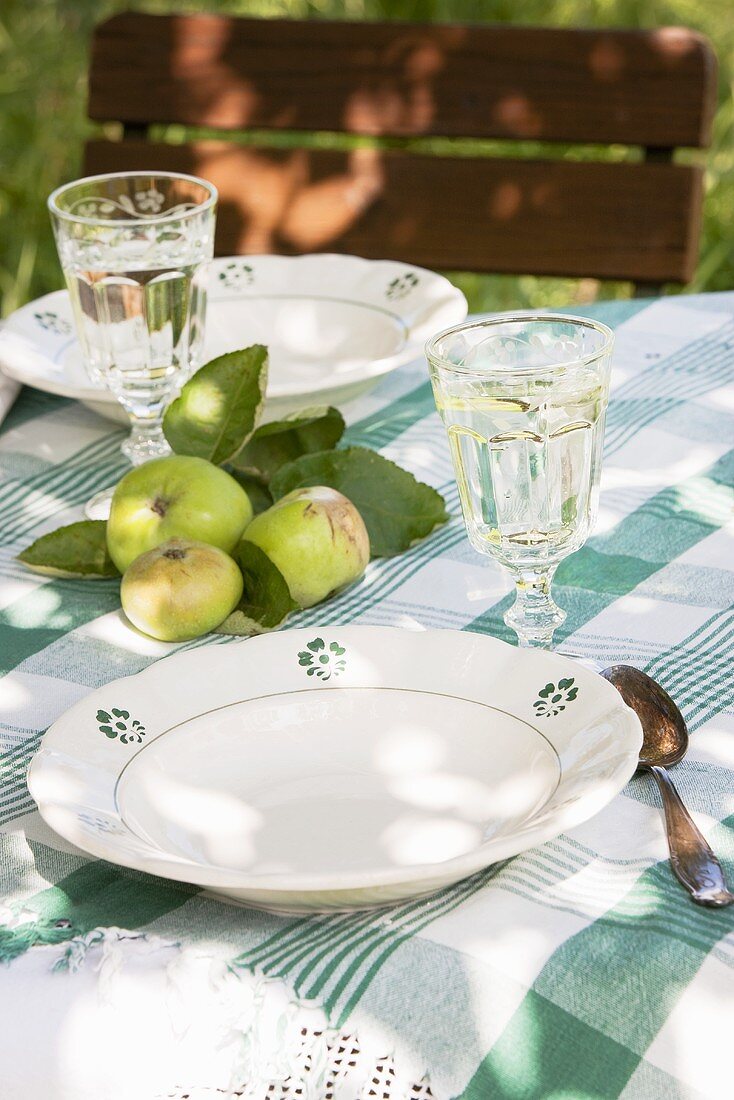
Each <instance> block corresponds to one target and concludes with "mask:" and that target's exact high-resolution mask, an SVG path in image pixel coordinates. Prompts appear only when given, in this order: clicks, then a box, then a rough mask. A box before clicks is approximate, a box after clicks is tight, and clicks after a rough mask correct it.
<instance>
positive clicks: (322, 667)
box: [298, 638, 347, 681]
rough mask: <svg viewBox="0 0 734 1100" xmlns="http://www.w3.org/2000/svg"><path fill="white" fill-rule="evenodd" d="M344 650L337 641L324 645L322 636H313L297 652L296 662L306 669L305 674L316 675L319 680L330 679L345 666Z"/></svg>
mask: <svg viewBox="0 0 734 1100" xmlns="http://www.w3.org/2000/svg"><path fill="white" fill-rule="evenodd" d="M345 653H346V650H345V648H344V646H341V645H339V643H338V642H330V643H329V645H328V646H327V645H326V642H325V641H324V639H323V638H314V640H313V641H312V642H308V644H307V646H306V648H305V649H304V650H302V651H301V652H300V653H299V654H298V663H299V665H301V666H302V667H303V668H305V669H306V675H307V676H318V678H319V679H320V680H324V681H326V680H330V679H331V677H332V676H338V675H339V673H340V672H343V671H344V669H345V668H346V667H347V662H346V661H345V660H344V654H345Z"/></svg>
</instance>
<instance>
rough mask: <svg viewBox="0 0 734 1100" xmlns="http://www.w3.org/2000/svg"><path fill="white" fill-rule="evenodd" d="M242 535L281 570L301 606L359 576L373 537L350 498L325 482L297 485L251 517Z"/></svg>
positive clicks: (367, 557) (365, 564)
mask: <svg viewBox="0 0 734 1100" xmlns="http://www.w3.org/2000/svg"><path fill="white" fill-rule="evenodd" d="M244 538H245V540H246V541H247V542H252V543H254V544H255V546H259V547H260V549H261V550H263V551H264V552H265V553H266V554H267V556H268V557H269V558H270V560H271V561H272V562H273V564H274V565H275V566H277V568H278V569H279V570H280V572H281V573H282V574H283V577H284V579H285V582H286V584H287V585H288V588H289V590H290V594H291V596H292V597H293V599H294V600H295V601H296V603H297V604H298V605H299V606H300V607H312V606H313V605H314V604H316V603H319V602H320V601H321V600H325V599H326V598H327V596H331V595H333V593H335V592H338V591H339V590H340V589H341V588H345V587H346V586H347V585H348V584H352V583H353V581H356V580H358V579H359V577H361V576H362V574H363V573H364V571H365V569H366V568H367V563H368V562H369V560H370V539H369V535H368V534H367V528H366V527H365V525H364V521H363V519H362V517H361V515H360V514H359V512H358V511H357V509H356V508H355V507H354V505H353V504H352V502H351V500H348V499H347V497H345V496H343V494H342V493H338V492H337V491H336V489H330V488H328V487H327V486H325V485H311V486H309V487H308V488H303V489H294V490H293V492H291V493H287V494H286V495H285V496H284V497H281V499H280V500H278V501H277V502H276V503H275V504H274V505H273V506H272V507H271V508H268V510H267V511H266V512H261V513H260V515H259V516H256V517H255V519H254V520H253V521H252V523H250V525H249V526H248V528H247V530H246V531H245V535H244Z"/></svg>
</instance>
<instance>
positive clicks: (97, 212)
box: [48, 171, 217, 518]
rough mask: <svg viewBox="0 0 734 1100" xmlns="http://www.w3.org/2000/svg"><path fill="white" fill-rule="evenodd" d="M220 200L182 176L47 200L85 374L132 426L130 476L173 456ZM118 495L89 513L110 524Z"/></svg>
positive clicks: (136, 178) (196, 358) (147, 178)
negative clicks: (176, 405)
mask: <svg viewBox="0 0 734 1100" xmlns="http://www.w3.org/2000/svg"><path fill="white" fill-rule="evenodd" d="M216 203H217V191H216V188H215V187H214V186H213V185H212V184H211V183H207V182H206V180H202V179H197V178H196V177H194V176H185V175H181V174H179V173H176V172H142V171H141V172H120V173H112V174H108V175H101V176H89V177H87V178H86V179H81V180H76V181H75V182H73V183H68V184H65V185H64V186H63V187H59V188H57V189H56V190H55V191H54V192H53V193H52V194H51V195H50V196H49V199H48V206H49V210H50V212H51V220H52V223H53V228H54V234H55V237H56V244H57V247H58V252H59V259H60V261H61V267H62V269H63V272H64V277H65V279H66V284H67V286H68V288H69V295H70V297H71V303H72V308H73V312H74V319H75V322H76V329H77V334H78V337H79V343H80V345H81V349H82V354H83V356H84V361H85V365H86V368H87V371H88V373H89V375H90V376H91V378H92V380H93V381H96V382H99V383H101V384H102V385H104V386H106V387H107V388H108V389H109V390H111V392H112V393H113V394H114V395H115V397H116V398H117V400H118V401H119V402H120V404H121V405H122V407H123V408H124V410H125V412H126V413H127V414H128V416H129V417H130V422H131V431H130V435H129V436H128V438H127V439H126V440H125V442H124V443H123V444H122V451H123V453H124V454H125V455H126V456H127V457H128V458H129V459H130V461H131V462H132V464H133V465H134V466H138V465H140V464H141V463H143V462H146V461H147V460H148V459H149V458H155V457H157V456H159V455H164V454H168V453H169V450H170V449H169V447H168V444H167V443H166V440H165V437H164V435H163V431H162V428H161V422H162V418H163V412H164V410H165V408H166V405H167V404H168V403H169V401H170V400H171V398H172V397H173V396H174V395H175V393H176V391H177V390H178V388H179V387H180V385H181V384H182V383H183V382H184V381H185V380H186V378H187V376H188V375H189V374H190V373H191V371H192V370H194V369H195V368H196V367H197V366H198V365H199V363H200V359H201V353H202V345H203V337H204V320H205V312H206V266H207V263H208V261H209V260H211V258H212V254H213V249H214V225H215V212H216ZM111 496H112V490H105V491H104V492H102V493H98V494H97V495H96V496H95V497H93V498H92V500H91V501H90V502H89V503H88V504H87V507H86V514H87V516H89V517H90V518H105V517H106V515H107V513H108V511H109V501H110V499H111Z"/></svg>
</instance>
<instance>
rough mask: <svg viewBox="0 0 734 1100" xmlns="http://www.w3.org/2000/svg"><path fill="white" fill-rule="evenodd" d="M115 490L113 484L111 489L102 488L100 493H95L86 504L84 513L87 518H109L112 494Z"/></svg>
mask: <svg viewBox="0 0 734 1100" xmlns="http://www.w3.org/2000/svg"><path fill="white" fill-rule="evenodd" d="M114 491H115V489H114V486H112V487H111V488H109V489H102V490H101V491H100V492H99V493H95V494H94V496H93V497H90V498H89V500H88V501H87V503H86V504H85V505H84V515H85V516H86V518H87V519H104V520H107V519H109V518H110V505H111V504H112V494H113V493H114Z"/></svg>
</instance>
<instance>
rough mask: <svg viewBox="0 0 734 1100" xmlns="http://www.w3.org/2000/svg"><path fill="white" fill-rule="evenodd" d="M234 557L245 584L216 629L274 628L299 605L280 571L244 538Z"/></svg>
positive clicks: (226, 631) (251, 630) (234, 631)
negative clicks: (231, 607) (234, 603)
mask: <svg viewBox="0 0 734 1100" xmlns="http://www.w3.org/2000/svg"><path fill="white" fill-rule="evenodd" d="M234 557H235V560H236V561H237V564H238V565H239V567H240V569H241V570H242V576H243V578H244V582H245V587H244V591H243V593H242V599H241V600H240V602H239V604H238V605H237V607H236V608H235V609H234V611H233V612H232V614H231V615H229V616H228V617H227V618H226V619H225V620H224V622H223V623H222V624H221V625H220V626H219V627H217V630H216V633H217V634H245V635H249V634H264V633H266V632H267V631H268V630H275V629H276V627H279V626H280V625H281V624H282V623H283V622H284V621H285V620H286V618H287V617H288V615H290V613H291V611H295V610H296V608H297V607H298V604H297V603H296V602H295V600H293V599H291V594H290V592H289V591H288V585H287V584H286V582H285V579H284V577H283V574H282V573H281V572H280V570H279V569H278V568H277V567H276V566H275V565H273V563H272V562H271V560H270V558H269V557H268V556H267V554H266V553H265V552H264V551H263V550H261V549H260V547H259V546H255V545H254V543H252V542H245V541H244V540H243V541H242V542H241V543H240V544H239V546H238V547H237V549H236V551H235V554H234Z"/></svg>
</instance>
